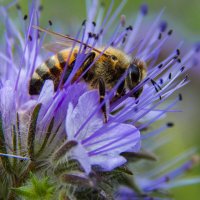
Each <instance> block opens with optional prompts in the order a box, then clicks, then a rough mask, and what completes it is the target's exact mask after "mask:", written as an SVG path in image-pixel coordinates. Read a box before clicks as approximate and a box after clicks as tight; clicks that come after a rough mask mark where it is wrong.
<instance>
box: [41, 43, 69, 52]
mask: <svg viewBox="0 0 200 200" xmlns="http://www.w3.org/2000/svg"><path fill="white" fill-rule="evenodd" d="M71 46H72V44H70V43H63V42H52V43H48V44H44V45H43V48H44V49H46V50H48V51H50V52H53V53H58V52H59V51H62V50H63V49H67V48H69V47H71Z"/></svg>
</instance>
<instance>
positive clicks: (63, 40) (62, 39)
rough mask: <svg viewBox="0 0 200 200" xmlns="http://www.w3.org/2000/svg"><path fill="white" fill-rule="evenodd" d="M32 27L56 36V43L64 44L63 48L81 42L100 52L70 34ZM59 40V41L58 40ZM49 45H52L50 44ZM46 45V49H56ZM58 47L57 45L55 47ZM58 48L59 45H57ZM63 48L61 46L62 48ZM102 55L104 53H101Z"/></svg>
mask: <svg viewBox="0 0 200 200" xmlns="http://www.w3.org/2000/svg"><path fill="white" fill-rule="evenodd" d="M33 28H35V29H37V30H39V31H42V32H45V33H47V34H49V35H52V36H54V37H55V38H57V39H58V42H57V43H58V44H59V45H60V44H62V45H60V46H65V48H66V47H71V46H72V45H73V44H74V43H76V42H77V43H79V44H83V45H84V46H85V47H87V48H90V49H93V51H96V52H98V53H102V52H101V51H100V50H98V49H96V48H94V47H92V46H90V45H88V44H86V43H84V42H81V41H80V40H77V39H75V38H72V37H70V36H68V35H63V34H60V33H56V32H53V31H50V30H47V29H44V28H41V27H39V26H33ZM59 41H60V42H59ZM59 45H57V46H59ZM50 46H52V45H50ZM50 46H49V47H47V49H48V50H50V49H51V50H53V52H54V51H55V50H54V49H56V48H52V47H53V46H52V47H50ZM57 48H58V47H57ZM59 48H60V47H59ZM62 49H63V48H62ZM102 55H106V54H105V53H102Z"/></svg>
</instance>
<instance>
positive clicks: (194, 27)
mask: <svg viewBox="0 0 200 200" xmlns="http://www.w3.org/2000/svg"><path fill="white" fill-rule="evenodd" d="M9 2H11V1H8V0H0V4H4V5H6V4H7V3H9ZM101 2H102V1H101ZM103 2H104V4H105V6H106V7H108V6H109V3H110V2H111V1H110V0H107V1H103ZM120 2H121V1H120V0H115V4H114V8H117V6H118V5H119V3H120ZM142 3H147V4H148V5H149V21H150V20H151V19H154V17H155V16H156V15H158V13H159V12H160V11H161V9H163V8H165V12H164V15H163V17H162V18H163V19H166V20H167V21H168V22H169V23H168V24H169V27H170V28H172V29H173V30H174V32H175V34H174V36H173V37H175V38H176V39H178V40H179V41H181V40H184V47H185V48H186V49H187V48H188V49H189V48H191V47H192V45H193V44H194V43H195V42H197V41H200V1H199V0H190V1H188V0H171V1H169V0H146V1H141V0H129V1H127V4H126V5H125V7H124V9H123V10H122V12H121V14H125V15H126V16H127V19H131V20H130V21H131V22H133V21H134V19H135V16H136V14H137V12H138V8H139V6H140V5H141V4H142ZM19 4H20V5H21V7H22V12H23V14H26V13H27V11H28V1H27V0H21V1H20V0H19ZM41 5H43V7H44V9H43V11H42V13H41V24H42V25H44V26H45V25H47V24H48V20H49V19H50V20H52V22H53V23H54V25H55V26H64V27H63V29H64V30H66V29H67V28H68V27H73V26H74V25H75V27H76V28H78V27H79V25H80V24H81V23H82V21H83V19H85V16H86V7H85V1H84V0H73V1H72V0H57V1H55V0H42V1H41ZM11 14H12V15H14V14H13V13H11ZM75 31H76V30H75ZM172 48H173V44H172ZM199 67H200V66H199ZM199 76H200V68H198V69H194V70H192V71H190V72H189V77H190V80H191V82H190V83H189V84H188V85H187V86H186V87H184V88H183V89H182V90H181V93H182V94H183V100H184V101H183V102H181V103H180V105H179V108H180V109H181V110H183V112H182V113H175V114H170V115H169V116H168V119H167V121H174V122H175V127H174V128H173V129H170V130H169V131H168V133H167V134H171V135H175V139H174V140H173V141H172V142H170V144H169V145H166V146H165V147H164V148H163V150H162V155H166V157H167V158H170V156H171V157H173V158H174V157H175V156H176V155H179V154H180V152H183V151H185V150H186V149H189V148H190V147H192V146H196V147H198V146H199V145H200V133H199V127H200V103H199V102H200V88H199V86H200V78H199ZM179 92H180V91H179ZM195 174H199V175H200V167H196V168H195V172H193V173H189V175H191V176H193V175H195ZM173 193H174V198H175V199H180V200H185V199H186V200H187V199H191V200H197V199H199V196H200V184H198V185H191V186H185V187H182V188H176V189H174V190H173Z"/></svg>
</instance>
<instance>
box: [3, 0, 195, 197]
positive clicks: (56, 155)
mask: <svg viewBox="0 0 200 200" xmlns="http://www.w3.org/2000/svg"><path fill="white" fill-rule="evenodd" d="M123 4H124V1H123V2H122V3H121V4H120V5H119V7H118V9H117V10H116V11H114V13H112V12H111V10H112V6H113V5H112V4H111V5H110V8H109V9H108V11H107V13H106V15H105V18H104V19H103V18H102V12H103V9H104V8H103V7H101V5H99V3H98V1H91V2H90V4H88V6H89V7H88V9H87V10H88V13H87V19H86V20H84V22H83V23H82V26H81V28H80V30H79V31H78V33H77V35H76V36H75V37H74V38H75V41H74V42H72V44H71V45H70V47H69V48H70V49H71V51H73V49H74V48H76V47H77V46H78V47H79V52H78V54H77V56H76V60H75V63H74V66H73V68H72V70H71V72H70V74H68V78H67V79H66V81H65V82H64V83H63V78H64V74H65V73H66V72H67V70H68V69H69V64H70V63H69V62H68V61H65V66H64V70H63V74H62V76H61V80H60V83H59V85H58V89H57V90H56V91H55V89H54V82H53V81H52V80H49V79H48V78H47V79H44V84H43V87H42V89H41V92H40V93H39V94H38V95H30V94H29V83H30V80H31V78H32V76H33V73H34V71H35V70H36V68H37V67H38V66H39V65H41V64H42V62H44V60H45V59H44V57H45V56H44V57H42V56H41V54H42V53H41V47H42V46H43V42H44V39H45V33H41V32H39V31H38V30H37V29H35V28H34V26H38V25H39V16H40V10H38V2H34V1H33V3H32V5H31V6H30V11H29V14H28V15H25V16H24V17H22V12H21V10H20V6H19V5H17V11H18V14H19V19H20V20H22V21H21V24H23V25H24V26H23V27H21V30H19V28H17V27H16V25H15V24H14V22H13V21H12V20H11V19H10V17H9V10H10V9H13V8H11V7H12V6H11V5H8V6H7V7H0V13H1V16H2V19H1V23H3V24H4V26H5V29H4V38H5V39H4V43H3V44H2V48H1V49H4V51H1V52H0V59H1V63H0V65H1V67H0V198H3V199H14V198H15V196H16V195H18V196H19V197H22V198H25V199H39V198H41V195H43V196H44V199H74V198H77V199H95V198H99V199H140V198H141V199H150V198H151V197H154V196H155V197H156V198H157V196H158V195H159V196H160V198H162V197H163V198H165V197H166V195H168V194H167V192H165V191H166V190H168V189H169V188H171V187H175V186H178V185H181V184H180V183H175V182H171V180H172V179H174V178H176V177H177V176H180V175H182V174H183V172H185V171H187V170H188V169H190V168H191V167H192V166H193V165H194V164H195V163H196V162H197V161H198V157H197V156H193V157H192V158H191V160H189V161H188V160H187V161H186V162H185V163H183V164H181V165H180V166H179V167H177V168H176V169H174V170H172V171H170V169H171V167H172V166H173V165H175V164H177V163H178V162H179V161H180V162H183V161H185V160H186V158H187V157H188V156H192V155H193V154H195V151H194V150H191V151H188V152H186V153H184V154H183V155H182V156H180V158H179V159H175V160H172V161H171V162H169V163H168V164H167V165H163V166H164V167H163V166H159V167H158V168H157V169H154V170H149V169H146V168H145V169H143V170H141V173H138V174H134V175H133V174H132V171H131V168H132V167H131V166H136V167H141V166H142V165H141V163H142V162H147V161H148V160H151V161H153V160H156V157H155V155H154V154H152V152H153V151H154V150H155V149H158V148H159V147H160V146H162V145H163V144H165V143H167V142H168V141H169V140H168V139H169V138H168V139H167V138H166V137H161V139H159V140H158V138H157V135H159V134H160V133H162V132H164V131H165V130H166V129H167V128H171V127H172V126H173V123H172V122H168V123H167V124H164V125H162V126H161V127H159V128H157V129H155V130H152V129H151V128H150V127H151V125H152V124H153V123H154V122H156V121H157V120H160V119H161V118H162V117H165V116H166V114H167V113H168V112H171V111H174V112H175V110H173V107H175V106H176V105H177V103H178V102H179V101H181V100H182V95H181V94H179V95H177V97H175V99H174V100H172V101H169V102H170V103H169V102H168V101H166V100H167V99H168V98H169V97H170V96H171V95H172V94H174V92H175V91H176V90H178V89H179V88H181V87H183V86H184V85H185V84H187V83H188V77H187V76H185V72H186V71H187V70H188V69H190V68H191V67H192V66H193V65H194V64H195V65H197V64H198V63H197V62H194V59H195V58H196V57H197V54H198V51H199V49H198V48H192V49H191V50H190V51H188V52H187V54H185V55H182V54H181V50H180V49H181V45H182V43H180V44H177V47H176V48H175V49H173V50H172V52H171V53H170V54H169V55H167V56H166V57H165V58H164V59H163V60H162V59H160V54H161V53H162V51H163V49H164V48H165V44H166V43H167V42H168V40H170V37H171V35H172V30H170V29H169V30H168V27H167V23H166V22H164V21H161V20H160V18H161V15H162V12H161V13H160V14H159V15H158V17H157V18H156V19H155V21H154V22H153V24H151V25H150V26H149V29H148V32H147V33H145V34H144V35H143V34H141V26H142V21H143V19H144V18H145V16H146V15H147V13H148V7H147V6H146V5H142V6H141V8H140V11H139V13H138V17H137V19H136V21H135V23H134V24H133V25H126V19H125V16H121V20H119V23H118V25H117V26H116V29H115V30H114V32H112V30H110V26H111V25H112V24H113V22H114V21H115V19H116V18H117V17H118V15H119V13H120V11H121V9H122V7H123ZM111 13H112V14H111ZM49 25H50V26H52V22H51V21H49ZM48 29H51V27H48ZM76 40H79V41H81V42H80V43H77V42H76ZM68 45H69V44H68ZM86 45H88V46H89V47H90V48H89V49H87V48H86V47H85V46H86ZM110 47H112V48H115V49H120V50H121V51H123V52H124V53H125V54H127V55H128V56H130V57H131V58H132V59H134V58H137V59H140V60H142V61H143V62H145V63H146V64H147V66H148V71H147V75H146V77H145V78H144V79H143V80H141V82H139V84H137V85H136V86H135V87H134V88H133V89H132V90H131V89H130V90H126V91H125V94H124V95H123V96H121V97H120V98H117V99H116V100H115V101H113V102H112V99H113V98H114V96H115V95H116V91H117V89H118V87H119V86H120V84H121V83H122V82H123V80H124V79H125V76H126V75H127V74H126V72H125V73H124V74H123V75H122V76H121V78H119V80H118V81H117V83H116V85H114V86H113V88H111V89H110V90H108V91H106V95H105V98H104V99H103V100H102V101H101V102H100V103H99V93H98V90H97V89H91V88H90V87H89V86H88V84H86V83H85V82H84V81H82V79H83V76H84V74H85V73H87V70H89V69H90V68H92V66H93V64H94V63H95V62H96V61H97V59H99V57H100V56H102V54H103V53H104V52H105V51H106V50H107V49H108V48H110ZM56 48H57V47H56V46H55V50H57V49H56ZM98 48H101V49H102V52H101V53H100V56H99V57H97V58H96V59H95V60H94V61H93V62H92V63H91V64H90V65H89V67H88V69H86V71H84V72H83V74H82V75H80V77H79V78H78V79H77V80H76V81H73V77H74V75H75V74H76V73H77V71H78V70H79V69H80V67H81V66H82V65H83V63H84V61H85V58H86V51H87V53H88V52H92V51H93V49H98ZM52 55H53V54H52ZM69 57H70V55H69ZM46 58H47V59H48V57H46ZM36 87H37V86H36ZM142 90H143V91H142ZM140 91H142V94H141V95H140V96H139V97H138V98H133V97H132V95H133V94H135V93H137V92H140ZM167 102H168V103H167ZM105 105H106V107H107V116H108V122H107V123H105V122H104V114H105V113H104V114H103V113H102V107H103V106H105ZM151 141H153V142H151ZM128 164H131V165H128ZM166 170H168V171H169V172H166ZM191 181H192V182H193V183H195V182H198V181H199V179H192V180H191ZM41 188H42V189H41ZM160 194H162V195H160ZM129 197H130V198H129Z"/></svg>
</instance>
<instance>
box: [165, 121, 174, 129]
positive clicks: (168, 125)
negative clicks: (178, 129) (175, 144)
mask: <svg viewBox="0 0 200 200" xmlns="http://www.w3.org/2000/svg"><path fill="white" fill-rule="evenodd" d="M166 125H167V127H170V128H171V127H173V126H174V123H173V122H167V124H166Z"/></svg>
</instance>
